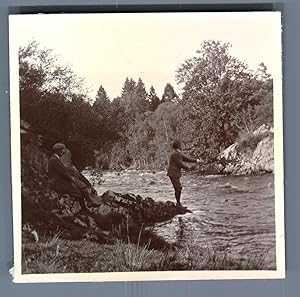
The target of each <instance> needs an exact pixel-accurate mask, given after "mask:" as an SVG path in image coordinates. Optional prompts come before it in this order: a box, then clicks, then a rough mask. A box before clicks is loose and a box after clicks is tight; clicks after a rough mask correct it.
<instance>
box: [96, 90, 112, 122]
mask: <svg viewBox="0 0 300 297" xmlns="http://www.w3.org/2000/svg"><path fill="white" fill-rule="evenodd" d="M110 105H111V104H110V100H109V98H108V96H107V93H106V91H105V89H104V88H103V86H102V85H101V86H100V87H99V90H98V92H97V95H96V100H95V102H94V104H93V108H94V111H95V112H96V113H97V115H98V116H99V118H100V119H104V120H105V119H107V118H109V117H110V109H111V106H110Z"/></svg>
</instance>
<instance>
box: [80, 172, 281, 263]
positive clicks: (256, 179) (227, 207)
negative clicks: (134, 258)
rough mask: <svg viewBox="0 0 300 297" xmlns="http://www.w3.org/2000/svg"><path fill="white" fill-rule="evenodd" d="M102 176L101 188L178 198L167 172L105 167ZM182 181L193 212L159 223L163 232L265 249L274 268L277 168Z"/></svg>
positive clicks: (219, 246) (232, 247)
mask: <svg viewBox="0 0 300 297" xmlns="http://www.w3.org/2000/svg"><path fill="white" fill-rule="evenodd" d="M85 175H87V177H88V178H90V179H92V177H91V176H88V174H85ZM102 178H103V182H102V183H101V184H98V183H95V184H94V186H95V188H96V190H97V191H98V194H102V193H103V192H105V191H107V190H112V191H114V192H120V193H133V194H140V195H141V196H143V197H151V198H153V199H154V200H157V201H159V200H160V201H167V200H170V201H175V198H174V192H173V188H172V185H171V183H170V181H169V178H168V177H167V176H166V173H165V172H150V171H123V172H119V173H118V172H112V171H103V176H102ZM182 185H183V191H182V204H183V205H184V206H186V207H188V209H190V210H191V211H192V212H193V213H191V214H185V215H181V216H177V217H175V218H174V219H173V220H172V221H170V222H167V223H165V224H161V225H158V226H156V228H155V231H156V232H157V233H158V234H159V235H162V236H163V237H164V238H166V239H167V240H168V241H171V242H174V241H176V242H184V241H191V240H193V241H195V240H197V243H199V244H201V245H203V246H209V247H212V248H213V249H214V250H216V251H218V252H226V253H230V254H234V255H237V254H238V255H240V256H241V257H243V256H244V257H247V255H261V254H265V255H266V258H265V268H266V269H276V266H275V263H276V261H275V199H274V176H273V174H267V175H259V176H240V177H236V176H199V175H197V174H192V173H184V175H183V177H182Z"/></svg>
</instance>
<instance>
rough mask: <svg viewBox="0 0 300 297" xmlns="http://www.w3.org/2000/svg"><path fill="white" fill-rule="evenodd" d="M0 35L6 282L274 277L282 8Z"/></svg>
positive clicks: (101, 17) (280, 205)
mask: <svg viewBox="0 0 300 297" xmlns="http://www.w3.org/2000/svg"><path fill="white" fill-rule="evenodd" d="M9 27H10V28H9V46H10V52H9V54H10V105H11V143H12V146H11V154H12V161H11V162H12V191H13V222H14V270H13V275H14V281H15V282H65V281H67V282H77V281H78V282H80V281H130V280H189V279H191V280H201V279H262V278H266V279H267V278H284V277H285V253H284V172H283V168H284V166H283V129H282V127H283V122H282V120H283V119H282V74H281V73H282V72H281V69H282V62H281V61H282V47H281V13H280V12H205V13H203V12H172V13H91V14H23V15H10V17H9Z"/></svg>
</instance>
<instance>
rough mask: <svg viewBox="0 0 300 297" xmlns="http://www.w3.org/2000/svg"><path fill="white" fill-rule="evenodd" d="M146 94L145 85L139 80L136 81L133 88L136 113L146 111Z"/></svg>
mask: <svg viewBox="0 0 300 297" xmlns="http://www.w3.org/2000/svg"><path fill="white" fill-rule="evenodd" d="M147 97H148V94H147V92H146V88H145V84H144V82H143V81H142V79H141V78H139V79H138V82H137V85H136V87H135V100H136V102H135V103H136V107H137V112H138V113H143V112H145V111H146V110H148V100H147Z"/></svg>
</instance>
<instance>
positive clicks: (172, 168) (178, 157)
mask: <svg viewBox="0 0 300 297" xmlns="http://www.w3.org/2000/svg"><path fill="white" fill-rule="evenodd" d="M183 161H185V162H191V163H197V159H193V158H189V157H186V156H185V155H184V154H183V153H181V152H180V151H178V150H174V151H173V153H172V154H171V157H170V161H169V167H168V172H167V175H168V176H171V177H180V176H181V168H183V169H188V167H187V166H186V165H185V164H184V163H183Z"/></svg>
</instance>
